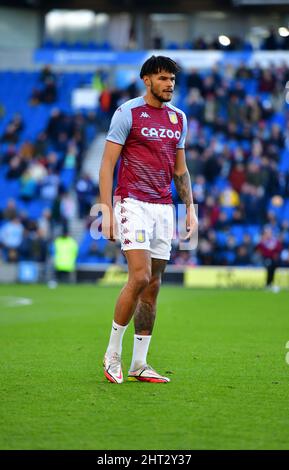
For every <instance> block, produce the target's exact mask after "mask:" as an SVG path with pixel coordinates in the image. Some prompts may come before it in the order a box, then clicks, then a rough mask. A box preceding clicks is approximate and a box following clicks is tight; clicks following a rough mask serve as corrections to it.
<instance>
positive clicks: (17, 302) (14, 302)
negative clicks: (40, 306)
mask: <svg viewBox="0 0 289 470" xmlns="http://www.w3.org/2000/svg"><path fill="white" fill-rule="evenodd" d="M0 304H2V305H4V306H5V307H23V306H25V305H32V304H33V300H32V299H28V298H26V297H0Z"/></svg>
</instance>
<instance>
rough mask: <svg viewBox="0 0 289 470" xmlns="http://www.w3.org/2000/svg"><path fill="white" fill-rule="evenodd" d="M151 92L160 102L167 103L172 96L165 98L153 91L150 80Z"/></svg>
mask: <svg viewBox="0 0 289 470" xmlns="http://www.w3.org/2000/svg"><path fill="white" fill-rule="evenodd" d="M151 94H152V95H153V96H154V97H155V98H156V99H157V100H159V102H160V103H168V102H169V101H171V99H172V96H171V98H168V99H166V98H164V97H163V96H161V95H159V94H158V93H157V92H156V91H155V89H154V86H153V84H152V82H151Z"/></svg>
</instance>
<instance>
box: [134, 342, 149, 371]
mask: <svg viewBox="0 0 289 470" xmlns="http://www.w3.org/2000/svg"><path fill="white" fill-rule="evenodd" d="M150 340H151V336H142V335H134V344H133V355H132V361H131V366H130V369H129V370H137V369H139V368H140V367H141V366H143V365H144V364H146V363H147V353H148V349H149V345H150Z"/></svg>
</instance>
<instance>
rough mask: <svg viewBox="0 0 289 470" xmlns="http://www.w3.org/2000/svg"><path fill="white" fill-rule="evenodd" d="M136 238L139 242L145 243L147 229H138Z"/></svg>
mask: <svg viewBox="0 0 289 470" xmlns="http://www.w3.org/2000/svg"><path fill="white" fill-rule="evenodd" d="M135 240H136V241H137V242H138V243H144V242H145V241H146V233H145V230H136V231H135Z"/></svg>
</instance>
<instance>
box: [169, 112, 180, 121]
mask: <svg viewBox="0 0 289 470" xmlns="http://www.w3.org/2000/svg"><path fill="white" fill-rule="evenodd" d="M168 113H169V118H170V121H171V123H172V124H178V116H177V115H176V113H175V112H174V111H168Z"/></svg>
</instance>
